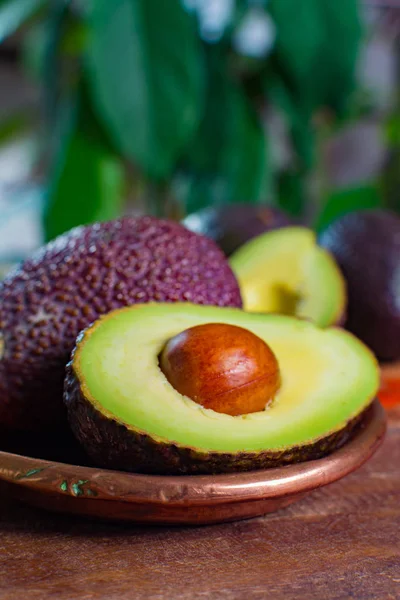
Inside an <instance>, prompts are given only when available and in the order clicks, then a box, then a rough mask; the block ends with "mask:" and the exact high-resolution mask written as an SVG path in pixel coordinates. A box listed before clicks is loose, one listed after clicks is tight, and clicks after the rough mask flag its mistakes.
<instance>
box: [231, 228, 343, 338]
mask: <svg viewBox="0 0 400 600" xmlns="http://www.w3.org/2000/svg"><path fill="white" fill-rule="evenodd" d="M230 265H231V267H232V269H233V272H234V273H235V275H236V278H237V280H238V281H239V286H240V289H241V293H242V298H243V307H244V309H245V310H247V311H250V312H263V313H271V312H276V313H284V314H288V315H294V316H297V317H300V318H304V319H309V320H311V321H313V322H314V323H316V324H317V325H319V326H320V327H328V326H330V325H334V324H339V323H341V322H342V320H343V316H344V313H345V309H346V284H345V280H344V278H343V275H342V273H341V271H340V269H339V267H338V265H337V264H336V261H335V259H334V258H333V256H332V255H331V254H330V252H329V251H327V250H326V249H324V248H321V247H320V246H319V245H318V244H317V241H316V236H315V233H314V232H313V231H312V230H311V229H308V228H307V227H300V226H288V227H282V228H281V229H276V230H275V231H269V232H267V233H264V234H262V235H259V236H258V237H255V238H253V239H252V240H250V241H249V242H247V243H246V244H244V245H243V246H242V247H241V248H239V249H238V250H236V252H235V253H234V254H233V255H232V256H231V257H230Z"/></svg>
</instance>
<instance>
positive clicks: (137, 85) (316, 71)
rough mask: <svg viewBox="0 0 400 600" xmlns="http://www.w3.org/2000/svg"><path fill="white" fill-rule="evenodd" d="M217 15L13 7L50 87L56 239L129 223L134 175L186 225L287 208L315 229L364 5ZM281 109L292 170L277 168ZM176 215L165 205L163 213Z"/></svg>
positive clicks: (135, 1)
mask: <svg viewBox="0 0 400 600" xmlns="http://www.w3.org/2000/svg"><path fill="white" fill-rule="evenodd" d="M216 3H218V0H214V2H213V3H212V2H211V1H210V0H199V1H197V2H196V0H190V1H189V0H162V1H161V0H95V1H92V2H76V1H71V0H59V1H58V2H55V1H51V0H41V1H40V0H7V1H4V0H3V1H1V0H0V39H4V38H5V37H6V36H7V35H10V34H12V33H13V32H14V31H15V30H16V29H17V28H18V27H20V26H21V25H22V24H23V23H25V22H26V21H27V22H28V25H27V28H28V29H27V34H26V37H25V53H24V56H25V60H24V62H25V64H26V65H27V66H28V68H30V69H31V71H32V70H33V72H34V73H35V74H36V76H37V77H38V78H39V79H40V80H41V81H42V83H43V87H44V108H45V116H46V149H47V151H48V155H49V156H50V160H49V169H48V181H49V183H48V186H47V190H48V201H47V210H46V213H45V229H46V236H47V238H52V237H54V236H55V235H57V234H58V233H61V232H63V231H65V230H66V229H69V228H70V227H72V226H73V225H77V224H80V223H87V222H91V221H93V220H101V219H106V218H110V217H113V216H115V215H117V214H119V213H120V212H121V211H122V210H123V206H124V199H125V198H126V193H127V192H126V190H127V189H129V188H130V185H131V182H130V179H131V178H132V177H134V178H135V179H136V180H138V181H139V182H140V187H141V189H143V188H144V189H146V188H148V189H150V190H152V189H154V186H157V188H158V189H159V190H160V189H161V190H166V191H165V194H166V196H168V198H171V196H173V197H174V199H175V204H174V206H175V207H176V205H178V207H179V210H178V211H177V212H178V214H181V215H182V216H183V215H184V214H185V213H187V212H191V211H194V210H197V209H199V208H202V207H204V206H206V205H210V204H215V203H223V202H249V203H250V202H253V203H260V202H275V203H277V204H280V205H282V206H284V207H285V208H286V209H287V210H288V211H289V212H292V213H293V214H295V215H296V216H297V217H300V218H304V215H305V214H306V212H307V206H306V204H307V193H306V191H305V178H306V177H307V174H308V173H309V172H310V169H312V168H313V167H314V166H315V160H316V155H317V147H316V144H317V136H316V131H315V129H316V127H315V123H316V117H318V115H321V114H328V115H329V121H330V123H331V124H332V123H334V122H335V120H338V119H341V118H342V117H343V115H345V114H346V110H347V108H348V106H349V99H350V97H351V93H352V91H353V89H354V87H355V63H356V59H357V54H358V49H359V45H360V41H361V35H362V32H361V24H360V17H359V11H358V8H359V7H358V2H357V0H301V1H299V0H269V1H267V0H265V1H264V2H263V1H262V0H257V1H256V0H219V13H218V14H219V22H218V19H217V15H216V14H215V15H214V17H215V18H214V22H213V21H212V8H213V7H212V4H214V9H215V6H216ZM207 6H208V10H209V12H208V14H207ZM224 10H225V13H223V11H224ZM210 11H211V12H210ZM214 12H215V11H214ZM221 15H222V16H223V17H224V18H222V16H221ZM257 40H258V42H259V43H258V46H257V43H256V42H257ZM272 109H273V110H278V111H279V113H280V114H281V116H282V117H283V120H284V122H285V126H286V128H287V131H288V133H289V138H290V144H291V152H292V160H291V164H290V166H287V165H284V166H282V165H279V164H276V161H274V159H273V151H272V150H273V145H274V138H273V133H271V131H270V128H269V120H268V115H269V114H270V113H271V110H272ZM66 115H67V117H66ZM132 173H133V175H132ZM340 202H341V201H340ZM340 202H339V205H340ZM357 203H358V204H360V200H359V197H358V199H357V201H356V204H357ZM334 204H335V202H334V201H332V202H331V203H330V204H329V203H328V207H327V208H326V210H325V213H324V214H322V215H321V216H320V217H319V224H321V222H324V220H326V218H327V215H328V216H329V214H330V212H329V211H331V212H332V206H333V205H334ZM361 204H362V202H361ZM169 205H170V204H168V203H167V202H164V197H163V194H162V193H161V194H158V195H157V198H156V202H153V204H152V210H153V212H157V213H158V214H165V213H166V212H168V209H167V208H166V207H167V206H169ZM329 207H330V208H329ZM175 213H176V209H175ZM175 216H176V215H175Z"/></svg>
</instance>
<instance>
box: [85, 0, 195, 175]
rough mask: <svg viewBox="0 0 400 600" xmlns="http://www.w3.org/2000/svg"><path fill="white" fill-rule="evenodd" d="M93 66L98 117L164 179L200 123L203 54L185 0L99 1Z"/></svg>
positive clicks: (92, 26) (91, 19) (92, 18)
mask: <svg viewBox="0 0 400 600" xmlns="http://www.w3.org/2000/svg"><path fill="white" fill-rule="evenodd" d="M88 27H89V44H88V53H87V58H88V61H87V64H88V70H89V75H90V80H91V86H92V92H93V100H94V102H95V105H96V108H97V110H98V113H99V116H100V117H101V119H102V120H103V121H104V124H105V125H106V126H107V128H108V130H109V132H110V135H111V136H112V138H113V139H114V141H115V143H116V144H117V145H118V147H119V149H120V151H121V152H122V153H123V154H124V155H125V156H126V157H127V158H130V159H131V160H133V161H134V162H135V163H137V165H138V166H140V167H141V168H142V169H144V170H145V171H146V172H147V173H148V174H150V175H152V176H155V177H160V178H162V177H166V176H168V174H169V173H170V172H171V170H172V168H173V166H174V163H175V162H176V160H177V158H178V156H179V154H180V153H181V150H182V148H183V146H184V145H185V144H186V143H187V141H188V139H189V138H190V136H191V135H192V133H193V131H194V129H195V128H196V126H197V123H198V119H199V114H200V110H201V102H202V82H203V69H202V52H201V47H200V42H199V39H198V36H197V34H196V28H195V24H194V21H193V19H192V17H191V16H190V15H189V14H188V13H187V12H186V11H185V10H184V8H183V7H182V4H181V2H180V0H168V2H165V1H161V2H160V0H96V2H93V3H92V9H91V11H90V13H89V16H88Z"/></svg>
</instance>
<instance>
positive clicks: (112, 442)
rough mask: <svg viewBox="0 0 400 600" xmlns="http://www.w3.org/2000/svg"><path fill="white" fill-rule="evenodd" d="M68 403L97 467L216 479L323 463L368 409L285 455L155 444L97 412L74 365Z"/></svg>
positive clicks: (67, 381) (283, 452) (71, 419)
mask: <svg viewBox="0 0 400 600" xmlns="http://www.w3.org/2000/svg"><path fill="white" fill-rule="evenodd" d="M64 402H65V404H66V406H67V410H68V419H69V422H70V426H71V428H72V431H73V433H74V435H75V436H76V438H77V439H78V441H79V442H80V443H81V444H82V446H83V448H84V449H85V451H86V453H87V454H88V456H89V457H90V458H91V459H92V460H93V461H94V462H95V463H96V465H98V466H101V467H104V468H107V469H115V470H120V471H130V472H135V473H149V474H157V475H207V474H212V475H216V474H219V473H234V472H239V471H252V470H255V469H269V468H276V467H281V466H285V465H288V464H295V463H299V462H304V461H307V460H313V459H317V458H322V457H323V456H326V455H327V454H329V453H331V452H332V451H333V450H337V449H338V448H340V447H341V446H343V445H344V444H345V443H346V442H347V441H348V440H349V439H350V438H351V436H352V435H353V433H354V431H355V430H356V428H357V427H358V425H359V423H360V421H361V419H362V417H363V415H364V413H365V412H366V410H368V408H369V406H370V405H368V407H366V409H364V410H363V411H362V412H361V413H360V414H359V415H357V416H356V417H354V418H353V419H351V420H350V421H348V422H347V424H346V425H345V426H344V427H343V428H342V429H340V430H338V431H335V432H333V433H331V434H329V435H327V436H326V437H323V438H320V439H318V440H315V441H314V442H310V443H309V444H305V445H304V446H292V447H290V448H287V449H283V450H276V451H260V452H246V451H243V452H237V453H229V452H217V451H215V450H211V451H204V450H199V449H197V448H190V447H187V446H180V445H178V444H175V443H173V442H168V441H165V440H156V439H154V438H153V437H151V436H150V435H149V434H146V433H145V432H143V431H134V429H132V428H128V427H127V426H126V425H125V424H124V423H122V422H119V421H118V420H117V419H110V418H108V417H106V416H105V415H103V414H102V413H101V412H100V411H98V410H97V409H96V408H95V407H94V406H93V405H92V404H91V403H90V402H89V400H88V399H87V398H85V396H84V394H83V393H82V390H81V386H80V383H79V380H78V378H77V377H76V376H75V373H74V370H73V366H72V363H69V365H68V366H67V372H66V379H65V390H64Z"/></svg>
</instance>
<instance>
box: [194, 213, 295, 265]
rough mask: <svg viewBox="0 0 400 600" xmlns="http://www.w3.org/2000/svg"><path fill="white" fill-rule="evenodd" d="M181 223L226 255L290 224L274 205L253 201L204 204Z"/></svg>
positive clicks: (286, 217) (287, 218)
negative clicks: (252, 202)
mask: <svg viewBox="0 0 400 600" xmlns="http://www.w3.org/2000/svg"><path fill="white" fill-rule="evenodd" d="M182 223H183V225H185V227H187V228H188V229H190V230H191V231H195V232H196V233H200V234H202V235H206V236H207V237H209V238H211V239H212V240H214V241H215V242H216V243H217V244H218V246H219V247H220V248H221V249H222V250H223V252H224V253H225V255H226V256H230V255H231V254H233V252H234V251H235V250H237V249H238V248H239V247H240V246H242V245H243V244H245V243H246V242H248V241H249V240H250V239H251V238H253V237H256V236H258V235H261V234H262V233H266V232H267V231H272V230H273V229H279V228H280V227H286V226H288V225H292V224H293V222H292V221H291V220H290V219H289V217H288V216H287V215H286V214H285V213H284V212H283V211H281V210H279V209H278V208H273V207H267V206H259V205H258V206H257V205H254V204H231V205H223V206H218V207H215V208H214V207H210V208H205V209H203V210H200V211H199V212H197V213H193V214H192V215H189V216H188V217H186V218H185V219H184V220H183V222H182Z"/></svg>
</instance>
